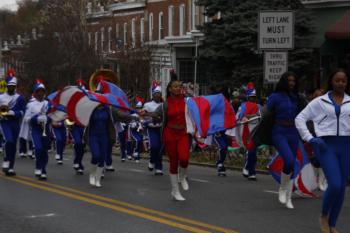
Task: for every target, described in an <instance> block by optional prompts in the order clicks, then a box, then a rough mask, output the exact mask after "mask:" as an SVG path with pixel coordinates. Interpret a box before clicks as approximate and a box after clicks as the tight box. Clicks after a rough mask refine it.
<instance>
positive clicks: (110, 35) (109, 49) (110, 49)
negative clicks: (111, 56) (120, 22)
mask: <svg viewBox="0 0 350 233" xmlns="http://www.w3.org/2000/svg"><path fill="white" fill-rule="evenodd" d="M112 30H113V29H112V27H108V52H109V53H110V52H112Z"/></svg>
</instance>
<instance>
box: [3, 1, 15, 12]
mask: <svg viewBox="0 0 350 233" xmlns="http://www.w3.org/2000/svg"><path fill="white" fill-rule="evenodd" d="M16 1H17V0H0V8H6V9H10V10H16V9H17V3H16Z"/></svg>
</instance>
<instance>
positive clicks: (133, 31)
mask: <svg viewBox="0 0 350 233" xmlns="http://www.w3.org/2000/svg"><path fill="white" fill-rule="evenodd" d="M135 22H136V20H135V19H132V20H131V43H132V47H133V48H135V47H136V31H135V27H136V26H135Z"/></svg>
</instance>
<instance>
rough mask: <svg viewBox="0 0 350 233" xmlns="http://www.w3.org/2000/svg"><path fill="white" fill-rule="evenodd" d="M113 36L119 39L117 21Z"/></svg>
mask: <svg viewBox="0 0 350 233" xmlns="http://www.w3.org/2000/svg"><path fill="white" fill-rule="evenodd" d="M115 37H116V38H117V39H119V23H117V24H116V25H115Z"/></svg>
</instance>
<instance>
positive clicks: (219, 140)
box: [214, 132, 228, 164]
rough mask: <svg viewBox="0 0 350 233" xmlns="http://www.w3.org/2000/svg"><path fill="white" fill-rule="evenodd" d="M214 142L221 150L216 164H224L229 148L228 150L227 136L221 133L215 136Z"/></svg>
mask: <svg viewBox="0 0 350 233" xmlns="http://www.w3.org/2000/svg"><path fill="white" fill-rule="evenodd" d="M214 140H215V142H216V144H217V145H218V146H219V148H220V155H219V159H218V161H217V162H216V164H224V162H225V159H226V155H227V148H228V143H227V136H226V134H225V133H222V132H221V133H218V134H215V135H214Z"/></svg>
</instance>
